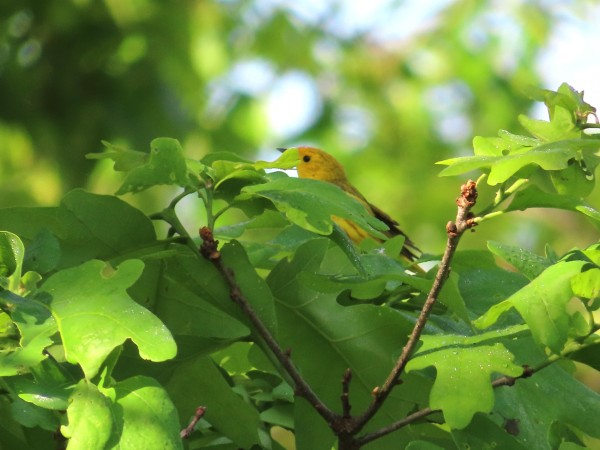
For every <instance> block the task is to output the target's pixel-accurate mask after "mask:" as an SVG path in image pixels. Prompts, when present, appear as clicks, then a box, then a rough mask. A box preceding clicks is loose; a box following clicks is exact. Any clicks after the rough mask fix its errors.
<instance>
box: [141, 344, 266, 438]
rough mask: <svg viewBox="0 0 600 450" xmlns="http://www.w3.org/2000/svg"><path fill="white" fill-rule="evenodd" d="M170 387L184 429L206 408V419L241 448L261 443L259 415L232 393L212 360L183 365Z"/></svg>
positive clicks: (197, 359)
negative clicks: (195, 414) (198, 409)
mask: <svg viewBox="0 0 600 450" xmlns="http://www.w3.org/2000/svg"><path fill="white" fill-rule="evenodd" d="M190 380H193V389H190ZM166 387H167V390H168V392H169V395H170V396H171V398H172V399H173V401H174V402H175V405H176V407H177V410H178V411H179V416H180V418H181V422H182V424H183V426H186V425H187V424H188V423H189V418H191V417H192V416H193V415H194V411H196V408H197V407H198V406H205V407H206V413H205V415H204V418H206V420H208V421H209V422H210V423H211V424H212V425H213V426H214V427H215V428H216V429H217V430H219V432H220V433H222V434H223V435H224V436H226V437H228V438H229V439H231V440H232V441H234V442H235V443H236V444H237V445H238V447H241V448H251V447H252V446H253V445H257V444H258V443H259V438H258V432H257V429H258V428H259V423H260V419H259V414H258V411H257V410H256V409H255V408H254V407H253V406H252V405H250V404H249V403H247V402H245V401H244V399H243V398H242V397H241V396H239V395H237V394H236V393H235V392H234V391H233V390H232V389H231V386H230V384H229V383H228V381H227V380H225V379H224V378H223V372H221V371H220V370H219V369H218V368H217V367H216V366H215V364H214V362H213V361H212V360H211V358H210V357H208V356H205V357H199V358H193V359H191V360H188V361H186V362H184V363H182V364H180V365H179V366H178V367H177V368H176V369H175V372H174V374H173V376H172V377H171V379H170V380H169V382H168V383H167V386H166ZM149 448H152V447H149Z"/></svg>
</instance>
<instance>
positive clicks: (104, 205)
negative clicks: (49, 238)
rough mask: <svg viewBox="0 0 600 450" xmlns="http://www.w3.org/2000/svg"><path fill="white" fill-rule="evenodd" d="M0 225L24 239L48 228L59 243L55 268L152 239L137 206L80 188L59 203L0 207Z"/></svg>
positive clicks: (117, 252)
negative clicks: (32, 206)
mask: <svg viewBox="0 0 600 450" xmlns="http://www.w3.org/2000/svg"><path fill="white" fill-rule="evenodd" d="M0 229H6V230H9V231H11V232H13V233H15V234H17V235H19V236H20V237H21V239H23V241H25V242H28V241H33V240H35V239H36V238H37V237H38V236H39V234H40V232H42V230H48V231H50V232H51V233H52V234H53V235H54V236H55V237H56V238H57V239H58V241H59V243H60V248H61V259H60V262H59V264H58V268H65V267H70V266H73V265H77V264H81V263H82V262H84V261H87V260H89V259H93V258H97V259H110V258H114V257H115V256H117V255H121V254H123V253H125V252H126V251H127V250H130V249H135V248H137V247H142V246H144V245H147V244H148V243H149V242H154V241H155V240H156V234H155V231H154V226H153V225H152V222H151V221H150V219H148V217H146V216H145V215H144V213H142V212H141V211H140V210H138V209H136V208H134V207H132V206H131V205H129V204H127V203H126V202H124V201H122V200H120V199H119V198H117V197H114V196H109V195H96V194H90V193H88V192H85V191H84V190H82V189H75V190H73V191H71V192H69V193H68V194H67V195H65V197H64V198H63V199H62V202H61V205H60V206H59V207H53V208H40V207H37V208H23V207H15V208H6V209H3V210H2V213H1V214H0Z"/></svg>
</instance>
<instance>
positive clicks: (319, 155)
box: [278, 147, 421, 261]
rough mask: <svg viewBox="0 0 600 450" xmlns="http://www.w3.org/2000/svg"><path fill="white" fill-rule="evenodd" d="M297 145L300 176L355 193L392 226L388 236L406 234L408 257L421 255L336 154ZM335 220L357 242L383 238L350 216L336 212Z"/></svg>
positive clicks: (372, 211) (405, 250)
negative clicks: (354, 182)
mask: <svg viewBox="0 0 600 450" xmlns="http://www.w3.org/2000/svg"><path fill="white" fill-rule="evenodd" d="M296 148H297V150H298V155H299V162H298V165H297V166H296V170H297V171H298V176H299V177H300V178H312V179H313V180H321V181H326V182H328V183H331V184H335V185H336V186H337V187H339V188H340V189H342V190H343V191H344V192H346V193H347V194H348V195H351V196H352V197H354V198H355V199H356V200H358V201H359V202H361V203H362V204H363V205H364V206H365V208H366V209H367V211H368V212H369V214H371V215H372V216H374V217H376V218H377V219H379V220H381V221H382V222H383V223H385V224H386V225H387V226H388V227H389V230H387V231H385V232H384V234H385V235H386V236H387V237H389V238H391V237H394V236H398V235H402V236H404V238H405V241H404V247H403V248H402V252H401V254H402V255H403V256H404V257H406V258H407V259H408V260H409V261H415V260H417V259H418V257H419V255H420V254H421V251H420V250H419V249H418V248H417V247H416V246H415V245H414V244H413V243H412V241H411V240H410V239H409V238H408V236H406V234H405V233H404V232H403V231H402V230H401V229H400V228H398V222H396V221H395V220H394V219H392V218H391V217H390V216H389V215H387V214H386V213H385V212H383V211H382V210H381V209H379V208H378V207H376V206H374V205H372V204H371V203H369V202H368V201H367V199H365V197H364V196H363V195H362V194H361V193H360V192H359V191H358V189H356V188H355V187H354V186H352V184H351V183H350V182H349V181H348V178H347V177H346V172H345V171H344V168H343V167H342V165H341V164H340V163H339V162H338V161H337V160H336V159H335V158H334V157H333V156H331V155H330V154H328V153H325V152H324V151H323V150H319V149H318V148H314V147H296ZM278 150H279V151H281V152H283V151H285V150H287V149H285V148H278ZM332 220H333V221H334V222H335V223H337V224H338V225H339V226H340V227H341V228H342V230H344V232H345V233H346V234H347V235H348V237H350V239H352V241H354V242H355V243H357V244H358V243H360V242H361V241H362V240H363V239H365V238H367V237H371V238H372V239H375V240H377V241H381V240H380V239H377V238H375V237H373V236H371V235H370V234H369V233H368V232H367V231H366V230H364V229H362V228H360V227H359V226H358V225H356V224H355V223H354V222H352V221H350V220H346V219H343V218H341V217H336V216H332Z"/></svg>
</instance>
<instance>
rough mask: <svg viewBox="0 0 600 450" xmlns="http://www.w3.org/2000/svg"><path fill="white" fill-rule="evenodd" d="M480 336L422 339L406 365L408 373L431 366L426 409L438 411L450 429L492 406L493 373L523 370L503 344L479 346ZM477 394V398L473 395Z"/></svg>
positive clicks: (520, 371)
mask: <svg viewBox="0 0 600 450" xmlns="http://www.w3.org/2000/svg"><path fill="white" fill-rule="evenodd" d="M482 340H483V338H482V336H481V335H480V336H476V337H465V336H451V335H445V336H423V337H422V341H423V345H422V347H420V348H419V351H418V352H417V354H416V355H415V356H414V357H413V358H412V359H411V360H410V362H409V363H408V365H407V366H406V370H407V372H410V371H414V370H419V369H424V368H425V367H429V366H434V367H435V368H436V371H437V375H436V379H435V383H434V384H433V388H432V389H431V395H430V401H429V406H430V407H431V408H432V409H441V410H442V412H443V413H444V419H445V420H446V423H447V424H448V426H450V428H453V429H462V428H465V427H466V426H467V425H469V423H470V422H471V420H472V418H473V416H474V415H475V413H477V412H484V413H488V412H490V411H491V410H492V408H493V406H494V389H493V387H492V385H491V382H490V381H491V377H492V374H493V373H495V372H498V373H502V374H505V375H509V376H519V375H521V374H522V373H523V368H522V367H520V366H517V365H515V364H513V362H512V361H513V359H514V355H513V354H512V353H511V352H509V351H508V350H507V349H506V348H505V347H504V346H503V345H502V344H500V343H495V344H493V345H481V344H480V342H481V341H482ZM473 392H477V395H473Z"/></svg>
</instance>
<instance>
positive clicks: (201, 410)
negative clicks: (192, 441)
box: [179, 406, 206, 439]
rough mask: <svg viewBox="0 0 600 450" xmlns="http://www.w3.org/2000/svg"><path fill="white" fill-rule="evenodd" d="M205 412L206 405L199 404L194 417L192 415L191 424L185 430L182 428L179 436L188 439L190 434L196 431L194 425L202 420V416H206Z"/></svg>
mask: <svg viewBox="0 0 600 450" xmlns="http://www.w3.org/2000/svg"><path fill="white" fill-rule="evenodd" d="M205 412H206V406H198V407H197V408H196V412H195V413H194V417H192V420H190V423H189V425H188V426H187V427H185V428H184V429H183V430H181V432H180V433H179V436H180V437H181V439H187V438H189V437H190V434H192V431H194V427H195V426H196V424H197V423H198V422H199V421H200V419H202V416H204V413H205Z"/></svg>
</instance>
